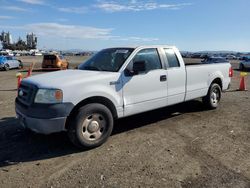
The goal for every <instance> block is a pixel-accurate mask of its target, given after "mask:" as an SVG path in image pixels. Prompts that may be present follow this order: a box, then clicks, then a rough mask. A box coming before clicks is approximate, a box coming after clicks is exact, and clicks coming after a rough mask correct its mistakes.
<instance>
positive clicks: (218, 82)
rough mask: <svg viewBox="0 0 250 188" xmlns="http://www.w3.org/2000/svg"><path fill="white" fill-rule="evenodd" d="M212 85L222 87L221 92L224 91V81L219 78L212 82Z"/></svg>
mask: <svg viewBox="0 0 250 188" xmlns="http://www.w3.org/2000/svg"><path fill="white" fill-rule="evenodd" d="M212 84H218V85H219V86H220V88H221V90H222V89H223V84H222V79H221V78H219V77H217V78H215V79H213V81H212V82H211V84H210V86H211V85H212Z"/></svg>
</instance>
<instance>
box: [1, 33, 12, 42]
mask: <svg viewBox="0 0 250 188" xmlns="http://www.w3.org/2000/svg"><path fill="white" fill-rule="evenodd" d="M0 41H2V43H3V44H6V45H10V44H12V43H13V41H12V36H11V34H10V32H4V31H3V32H2V33H1V35H0Z"/></svg>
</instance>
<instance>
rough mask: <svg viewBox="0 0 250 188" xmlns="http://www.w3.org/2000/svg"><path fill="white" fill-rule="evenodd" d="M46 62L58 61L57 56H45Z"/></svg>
mask: <svg viewBox="0 0 250 188" xmlns="http://www.w3.org/2000/svg"><path fill="white" fill-rule="evenodd" d="M43 59H44V60H56V56H55V55H45V56H44V58H43Z"/></svg>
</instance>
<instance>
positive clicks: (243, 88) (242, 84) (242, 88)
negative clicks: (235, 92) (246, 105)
mask: <svg viewBox="0 0 250 188" xmlns="http://www.w3.org/2000/svg"><path fill="white" fill-rule="evenodd" d="M245 76H247V73H244V72H241V73H240V87H239V91H247V88H246V82H245Z"/></svg>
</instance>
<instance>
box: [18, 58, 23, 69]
mask: <svg viewBox="0 0 250 188" xmlns="http://www.w3.org/2000/svg"><path fill="white" fill-rule="evenodd" d="M18 61H19V67H18V68H19V69H22V68H23V62H22V61H20V60H18Z"/></svg>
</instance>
